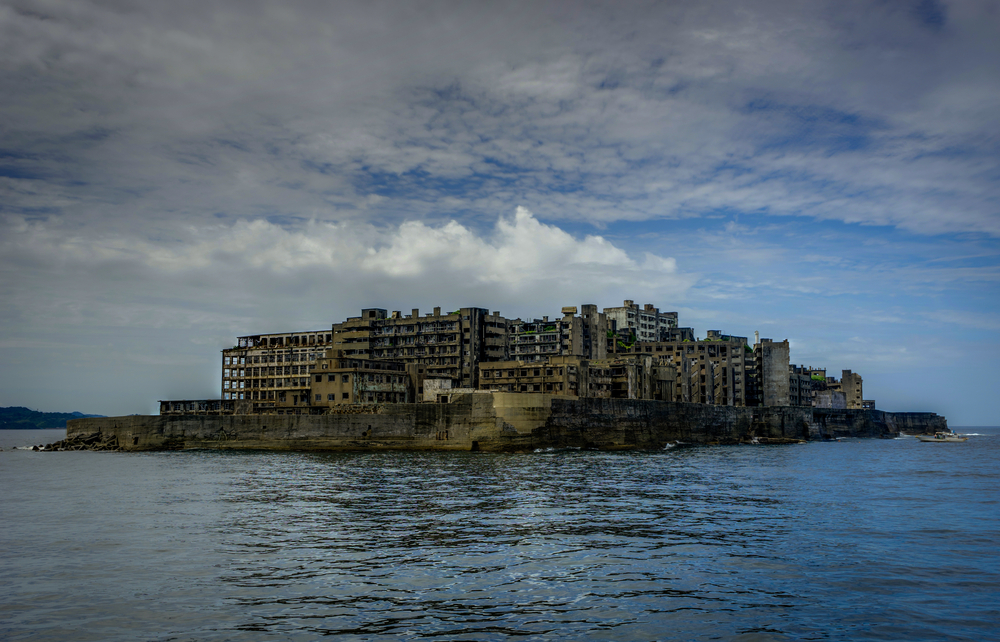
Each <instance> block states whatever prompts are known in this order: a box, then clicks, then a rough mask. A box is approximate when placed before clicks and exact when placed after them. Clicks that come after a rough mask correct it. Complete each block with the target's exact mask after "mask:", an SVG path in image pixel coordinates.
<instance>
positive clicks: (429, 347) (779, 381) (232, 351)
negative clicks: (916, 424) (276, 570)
mask: <svg viewBox="0 0 1000 642" xmlns="http://www.w3.org/2000/svg"><path fill="white" fill-rule="evenodd" d="M476 390H485V391H494V392H523V393H541V394H550V395H557V396H558V395H565V396H572V397H584V398H587V397H596V398H608V399H654V400H663V401H677V402H685V403H697V404H713V405H727V406H818V407H824V408H831V409H837V408H842V407H843V408H864V407H873V406H874V402H873V401H871V400H864V399H863V393H862V381H861V377H860V376H859V375H857V374H855V373H853V372H852V371H850V370H844V372H843V376H842V378H841V380H840V381H838V380H836V379H834V378H833V377H827V376H826V371H825V370H822V369H814V368H811V367H809V368H807V367H804V366H794V365H790V363H789V344H788V341H787V340H785V341H781V342H777V341H772V340H770V339H758V338H756V337H755V340H754V345H753V348H751V347H750V345H749V344H748V342H747V338H746V337H742V336H736V335H728V334H723V333H722V332H720V331H718V330H709V331H708V332H707V333H706V336H705V338H704V339H697V338H696V337H695V334H694V330H693V329H692V328H682V327H679V325H678V315H677V313H676V312H661V311H660V310H659V308H656V307H655V306H653V305H652V304H645V305H644V306H642V307H640V306H638V305H636V304H635V303H634V302H633V301H631V300H625V301H624V305H622V306H619V307H611V308H604V309H603V311H602V310H599V309H598V307H597V306H596V305H593V304H585V305H582V306H579V307H577V306H567V307H564V308H562V316H559V317H552V318H551V319H550V318H549V317H542V318H540V319H538V318H535V319H530V320H522V319H507V318H505V317H503V316H501V315H500V313H499V312H496V311H494V312H490V311H489V310H487V309H484V308H475V307H467V308H460V309H458V310H455V311H452V312H442V310H441V308H433V311H432V312H428V313H425V314H423V315H421V313H420V310H419V309H413V310H412V311H411V312H410V313H409V314H403V313H401V312H399V311H393V312H389V311H388V310H386V309H382V308H365V309H363V310H361V314H360V315H359V316H356V317H350V318H348V319H346V320H344V321H342V322H340V323H336V324H333V325H332V326H331V327H330V329H329V330H312V331H304V332H287V333H276V334H257V335H247V336H242V337H239V338H238V339H237V341H236V345H234V346H233V347H232V348H227V349H225V350H223V351H222V379H221V399H217V400H200V401H191V400H181V401H163V402H161V413H162V414H182V413H201V414H233V413H235V414H245V413H257V414H316V413H320V414H322V413H328V412H339V411H338V410H337V408H339V407H342V406H345V405H350V406H354V405H365V404H373V405H379V404H392V403H420V402H425V401H435V402H442V403H447V402H449V401H450V400H451V399H452V398H453V397H455V396H456V395H461V394H466V393H468V392H470V391H476Z"/></svg>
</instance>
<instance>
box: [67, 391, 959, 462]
mask: <svg viewBox="0 0 1000 642" xmlns="http://www.w3.org/2000/svg"><path fill="white" fill-rule="evenodd" d="M345 408H346V407H341V408H338V411H339V412H338V413H337V414H326V415H226V416H204V415H168V416H130V417H103V418H87V419H76V420H72V421H70V422H69V424H68V427H67V441H70V440H71V439H74V440H77V441H74V442H73V443H74V444H79V443H81V442H80V441H79V440H80V439H92V440H95V441H94V443H106V444H111V443H114V444H115V445H116V446H117V447H118V448H120V449H122V450H130V451H131V450H171V449H190V448H215V449H220V448H222V449H253V450H365V451H367V450H466V451H468V450H472V451H476V450H479V451H491V452H517V451H530V450H534V449H536V448H547V447H556V448H560V447H575V448H595V449H602V450H629V449H658V448H663V447H664V446H665V445H666V444H667V443H671V442H676V441H681V442H686V443H692V444H737V443H748V442H752V443H789V442H797V441H800V440H820V439H831V438H837V437H871V438H878V437H882V438H888V437H894V436H896V435H897V434H898V432H899V428H898V426H899V425H904V426H906V428H907V429H908V430H916V429H918V428H919V427H925V429H927V430H929V429H930V428H931V427H936V426H938V425H940V424H944V425H945V426H946V425H947V423H946V422H945V421H944V418H943V417H938V416H937V415H933V414H931V413H886V412H882V411H879V410H823V409H818V408H800V407H776V408H740V407H733V406H713V405H706V404H688V403H673V402H659V401H642V400H626V399H576V398H567V397H557V396H552V395H544V394H512V393H473V394H466V395H458V396H456V397H454V399H453V401H452V403H447V404H387V405H383V406H366V407H361V408H358V409H357V411H355V412H348V411H347V410H346V409H345ZM898 415H905V417H903V418H901V419H900V418H898ZM94 435H97V437H96V438H95V437H94Z"/></svg>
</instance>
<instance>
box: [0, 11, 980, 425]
mask: <svg viewBox="0 0 1000 642" xmlns="http://www.w3.org/2000/svg"><path fill="white" fill-rule="evenodd" d="M0 88H2V91H0V360H2V361H0V363H2V367H0V405H3V406H11V405H19V406H28V407H31V408H35V409H38V410H44V411H81V412H85V413H94V414H103V415H123V414H131V413H143V414H146V413H155V412H156V411H157V408H158V404H157V400H159V399H202V398H219V396H220V392H221V390H220V380H221V365H222V359H221V354H220V351H221V350H222V349H224V348H227V347H231V346H232V345H233V344H234V343H235V341H236V337H238V336H241V335H248V334H256V333H266V332H285V331H300V330H315V329H320V328H329V327H330V325H331V324H333V323H337V322H339V321H342V320H343V319H345V318H346V317H348V316H356V315H357V314H358V313H359V312H360V310H361V308H363V307H380V308H386V309H388V310H403V311H406V312H408V311H409V310H411V309H412V308H420V309H422V310H425V311H429V310H430V309H431V308H433V307H437V306H441V307H442V308H447V309H455V308H457V307H464V306H473V307H482V308H489V309H490V310H499V311H500V312H501V313H502V314H504V315H505V316H507V317H508V318H517V317H532V318H534V317H540V316H542V315H550V316H556V315H559V311H560V309H561V308H562V307H563V306H566V305H582V304H585V303H593V304H597V305H598V306H600V307H610V306H615V305H621V302H622V301H623V300H625V299H632V300H634V301H636V302H637V303H639V304H643V303H652V304H654V305H655V306H656V307H658V308H660V309H661V310H664V311H673V310H676V311H677V312H678V313H679V314H680V323H681V325H682V326H690V327H693V328H694V329H695V333H696V335H697V336H699V337H703V336H704V335H705V331H706V330H710V329H711V330H721V331H723V332H725V333H729V334H736V335H742V336H749V337H752V336H753V333H754V331H759V332H760V333H761V336H762V337H767V338H771V339H774V340H779V341H780V340H782V339H788V340H789V342H790V345H791V359H792V362H793V363H796V364H802V365H808V366H814V367H826V368H827V369H828V371H829V372H830V373H831V374H834V375H836V376H838V377H839V375H840V371H841V370H843V369H851V370H853V371H854V372H857V373H860V374H861V376H862V377H863V379H864V393H865V397H866V398H869V399H874V400H875V401H876V403H877V405H878V407H879V408H881V409H884V410H895V411H931V412H937V413H940V414H943V415H945V416H946V417H947V418H948V420H949V423H950V424H951V425H997V424H1000V412H998V410H997V403H996V399H995V397H994V395H995V394H996V393H997V391H998V388H997V384H996V381H995V379H994V378H993V375H991V374H990V373H991V372H996V364H998V363H1000V339H998V337H1000V287H998V281H1000V241H998V239H1000V198H998V197H1000V189H998V185H1000V118H998V114H1000V4H998V3H996V2H995V1H993V0H983V1H976V0H968V1H960V2H945V1H943V0H877V1H862V0H859V1H853V0H834V1H830V2H823V1H815V2H805V3H804V2H797V1H789V2H783V1H770V0H762V1H760V2H745V3H744V2H741V3H734V2H729V1H718V0H701V1H693V0H692V1H688V2H669V1H668V2H641V1H635V2H627V3H621V2H617V3H611V2H607V3H601V2H539V1H530V2H489V3H483V2H423V1H418V0H413V1H410V2H405V3H400V2H372V1H367V2H357V3H354V2H347V1H343V2H333V3H331V2H319V1H315V2H311V1H296V0H283V1H282V2H253V1H250V0H239V1H235V0H233V1H227V0H222V1H218V2H212V1H206V0H200V1H198V2H185V1H182V0H181V1H175V2H153V1H143V0H138V1H130V2H123V1H117V0H115V1H92V0H75V1H74V2H65V1H63V0H59V1H49V0H45V1H34V0H0Z"/></svg>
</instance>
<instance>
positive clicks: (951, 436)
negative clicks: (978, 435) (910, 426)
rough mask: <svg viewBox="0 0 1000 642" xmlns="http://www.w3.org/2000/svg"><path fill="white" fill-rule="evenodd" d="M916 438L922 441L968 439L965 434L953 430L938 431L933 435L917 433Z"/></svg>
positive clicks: (939, 441)
mask: <svg viewBox="0 0 1000 642" xmlns="http://www.w3.org/2000/svg"><path fill="white" fill-rule="evenodd" d="M916 438H917V439H919V440H920V441H928V442H937V443H943V442H946V441H965V440H966V439H968V437H966V436H965V435H959V434H957V433H953V432H940V431H939V432H936V433H934V434H933V435H916Z"/></svg>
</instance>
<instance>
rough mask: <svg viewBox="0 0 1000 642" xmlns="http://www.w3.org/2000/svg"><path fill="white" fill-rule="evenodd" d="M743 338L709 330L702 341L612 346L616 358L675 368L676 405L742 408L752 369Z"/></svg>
mask: <svg viewBox="0 0 1000 642" xmlns="http://www.w3.org/2000/svg"><path fill="white" fill-rule="evenodd" d="M746 341H747V339H746V337H740V336H734V335H728V334H723V333H721V332H719V331H718V330H709V331H708V334H707V336H706V338H705V340H703V341H689V340H682V341H658V342H636V343H635V344H633V345H631V346H628V345H626V344H623V343H621V342H615V345H614V350H615V355H645V356H648V357H653V358H655V359H657V360H658V361H661V362H662V363H663V364H665V365H670V366H672V367H673V368H674V373H675V381H674V393H673V394H674V396H675V397H676V400H677V401H684V402H688V403H710V404H717V405H723V406H745V405H748V403H747V376H748V371H752V369H753V359H752V353H750V352H747V343H746Z"/></svg>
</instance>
